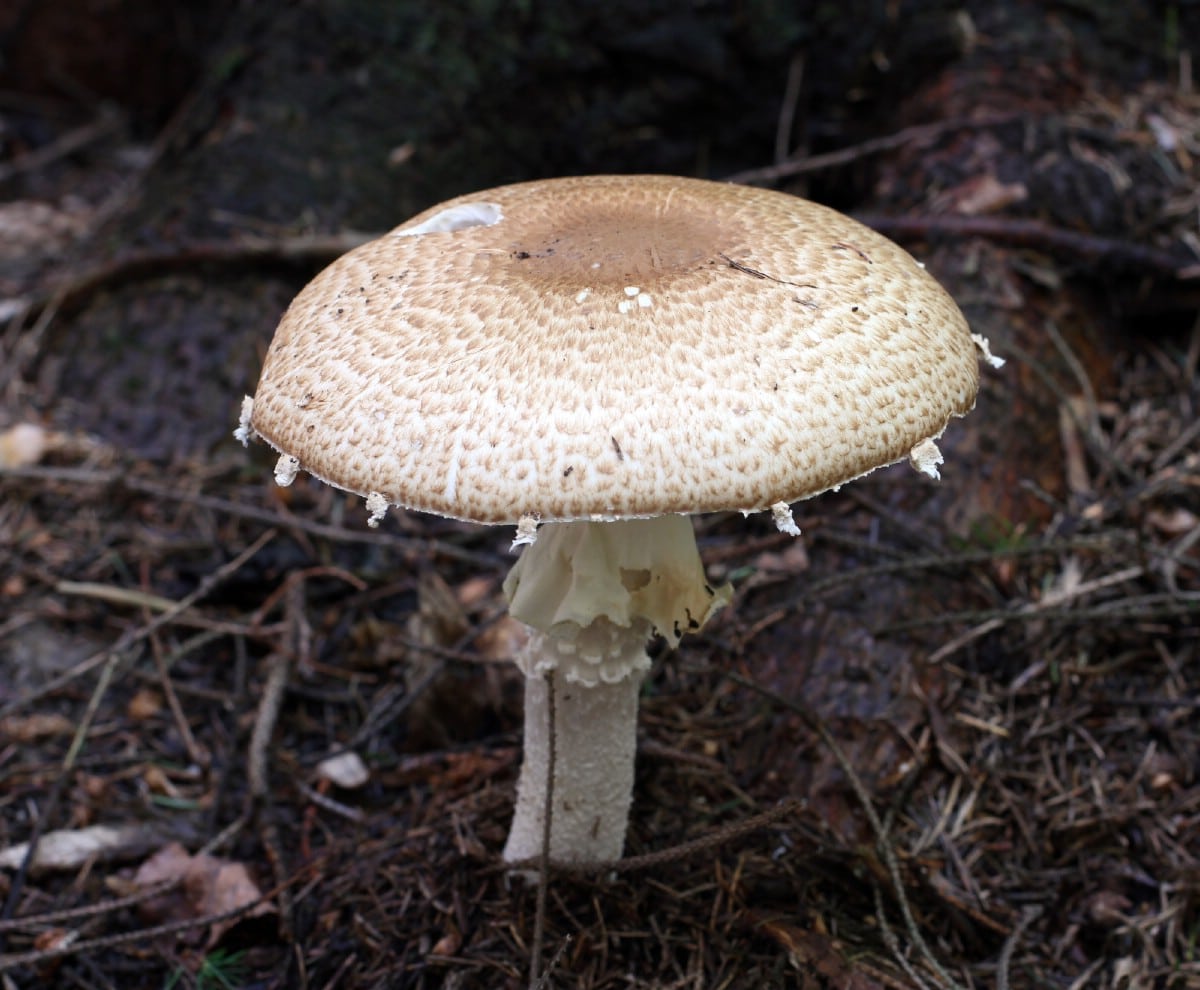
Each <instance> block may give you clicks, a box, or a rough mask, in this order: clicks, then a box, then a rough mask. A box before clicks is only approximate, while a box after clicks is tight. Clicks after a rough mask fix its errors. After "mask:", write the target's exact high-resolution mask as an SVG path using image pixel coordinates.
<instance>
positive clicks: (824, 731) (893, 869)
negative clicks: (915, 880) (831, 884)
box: [725, 671, 961, 990]
mask: <svg viewBox="0 0 1200 990" xmlns="http://www.w3.org/2000/svg"><path fill="white" fill-rule="evenodd" d="M725 676H726V677H728V678H729V679H730V680H732V681H733V682H734V683H735V684H740V685H741V686H742V687H746V688H749V689H750V690H751V691H756V692H758V693H759V694H761V695H762V696H763V697H764V698H769V699H771V700H772V701H774V702H775V703H776V704H779V705H782V706H783V707H784V708H787V709H788V710H789V711H793V712H795V713H796V714H797V715H799V716H800V717H801V718H802V719H804V721H805V722H806V723H807V724H808V726H809V727H810V728H811V729H813V730H814V731H815V732H816V733H817V735H819V736H820V737H821V741H822V742H823V743H824V744H825V745H826V746H827V747H828V749H829V751H830V753H832V754H833V758H834V759H835V760H836V761H837V764H838V766H839V767H841V769H842V772H843V773H844V774H845V775H846V779H847V780H848V781H849V782H850V787H851V789H853V791H854V796H855V797H856V798H858V801H859V804H861V805H862V809H863V813H864V814H865V815H866V816H867V821H868V822H869V823H870V825H871V830H872V831H873V832H874V833H875V846H876V849H877V851H878V852H879V855H880V858H881V859H882V860H883V862H884V865H885V866H886V867H887V873H888V879H889V880H890V881H891V886H892V895H893V896H894V897H895V899H896V904H897V906H898V907H899V908H900V914H901V916H902V917H903V918H904V927H905V930H906V931H907V933H908V937H909V939H911V940H912V943H913V944H914V945H915V946H916V947H917V949H918V951H919V952H920V953H921V955H922V957H924V959H925V962H926V963H927V964H928V966H929V967H930V969H932V970H933V971H934V972H935V973H936V974H937V977H938V979H940V980H941V981H942V984H943V986H944V987H947V988H950V990H961V988H960V985H959V983H958V982H957V981H956V980H954V978H953V977H951V976H950V974H949V973H948V972H947V971H946V969H945V967H944V966H942V964H941V963H940V962H939V961H938V959H937V957H936V956H935V955H934V954H933V950H932V949H930V947H929V943H928V942H926V941H925V936H923V935H922V934H921V930H920V928H919V927H918V926H917V922H916V919H915V918H914V917H913V914H912V908H911V907H910V906H909V903H908V897H907V896H906V895H905V893H904V881H903V878H902V877H901V875H900V863H899V860H898V859H897V858H896V850H895V849H894V848H893V847H892V844H891V842H890V841H889V839H888V833H887V830H886V829H885V828H884V826H883V822H882V821H880V819H879V815H878V813H877V812H876V811H875V806H874V804H873V803H872V802H871V796H870V794H868V793H867V789H866V786H865V785H864V784H863V782H862V780H861V779H860V778H859V776H858V774H857V773H856V772H855V770H854V766H853V764H851V762H850V760H849V759H848V758H847V756H846V754H845V753H844V752H843V751H842V747H841V746H839V745H838V742H837V740H836V739H834V738H833V733H832V732H830V731H829V727H828V726H827V725H826V724H825V721H824V720H823V719H822V718H821V717H820V716H819V715H817V713H816V712H813V711H810V710H808V709H807V708H804V707H803V706H802V705H798V704H796V703H795V702H794V701H792V700H791V699H790V698H785V697H784V696H783V695H781V694H778V693H776V692H775V691H772V690H771V689H770V688H768V687H764V686H763V685H761V684H757V683H755V682H754V681H752V680H750V679H749V678H748V677H742V676H741V675H739V674H736V673H734V672H733V671H726V673H725ZM881 921H882V919H881Z"/></svg>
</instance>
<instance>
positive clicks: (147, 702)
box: [125, 687, 163, 722]
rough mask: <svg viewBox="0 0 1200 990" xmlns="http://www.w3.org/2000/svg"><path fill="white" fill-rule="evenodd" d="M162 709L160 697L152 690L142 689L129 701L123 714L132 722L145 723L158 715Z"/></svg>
mask: <svg viewBox="0 0 1200 990" xmlns="http://www.w3.org/2000/svg"><path fill="white" fill-rule="evenodd" d="M162 709H163V699H162V695H161V694H159V693H158V692H157V691H155V690H154V689H153V688H148V687H143V688H139V689H138V692H137V693H136V694H135V695H134V696H133V697H132V698H130V699H129V704H128V705H126V706H125V713H126V714H127V715H128V716H129V718H130V720H131V721H133V722H146V721H149V720H150V719H152V718H154V717H155V716H156V715H158V714H159V713H160V712H161V711H162Z"/></svg>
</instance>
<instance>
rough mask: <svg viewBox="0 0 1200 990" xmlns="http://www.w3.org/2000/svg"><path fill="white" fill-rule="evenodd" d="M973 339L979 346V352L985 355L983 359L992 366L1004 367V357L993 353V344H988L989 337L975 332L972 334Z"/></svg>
mask: <svg viewBox="0 0 1200 990" xmlns="http://www.w3.org/2000/svg"><path fill="white" fill-rule="evenodd" d="M971 339H972V340H973V341H975V346H976V347H978V348H979V353H980V354H982V355H983V360H984V361H986V362H987V363H988V364H989V365H990V366H991V367H993V368H1003V367H1004V358H1002V357H996V355H995V354H993V353H992V348H991V345H989V344H988V340H987V337H985V336H983V334H978V333H973V334H971Z"/></svg>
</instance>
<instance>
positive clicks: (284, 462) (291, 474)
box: [275, 454, 300, 488]
mask: <svg viewBox="0 0 1200 990" xmlns="http://www.w3.org/2000/svg"><path fill="white" fill-rule="evenodd" d="M299 470H300V458H299V457H294V456H293V455H291V454H280V455H279V460H277V461H276V462H275V484H277V485H278V486H279V487H280V488H287V486H288V485H290V484H291V483H292V482H293V481H295V480H296V472H297V471H299Z"/></svg>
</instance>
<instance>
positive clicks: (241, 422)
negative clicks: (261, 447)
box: [233, 395, 255, 447]
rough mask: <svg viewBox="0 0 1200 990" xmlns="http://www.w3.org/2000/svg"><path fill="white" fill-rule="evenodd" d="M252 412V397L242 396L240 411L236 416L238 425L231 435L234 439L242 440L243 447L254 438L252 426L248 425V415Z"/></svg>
mask: <svg viewBox="0 0 1200 990" xmlns="http://www.w3.org/2000/svg"><path fill="white" fill-rule="evenodd" d="M253 414H254V399H252V398H251V397H250V396H248V395H243V396H242V413H241V415H240V416H239V417H238V427H237V429H236V430H234V431H233V436H234V438H235V439H236V440H240V441H241V442H242V446H243V447H247V446H249V444H250V441H251V440H252V439H254V437H255V433H254V427H253V426H251V425H250V417H251V416H252V415H253Z"/></svg>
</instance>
